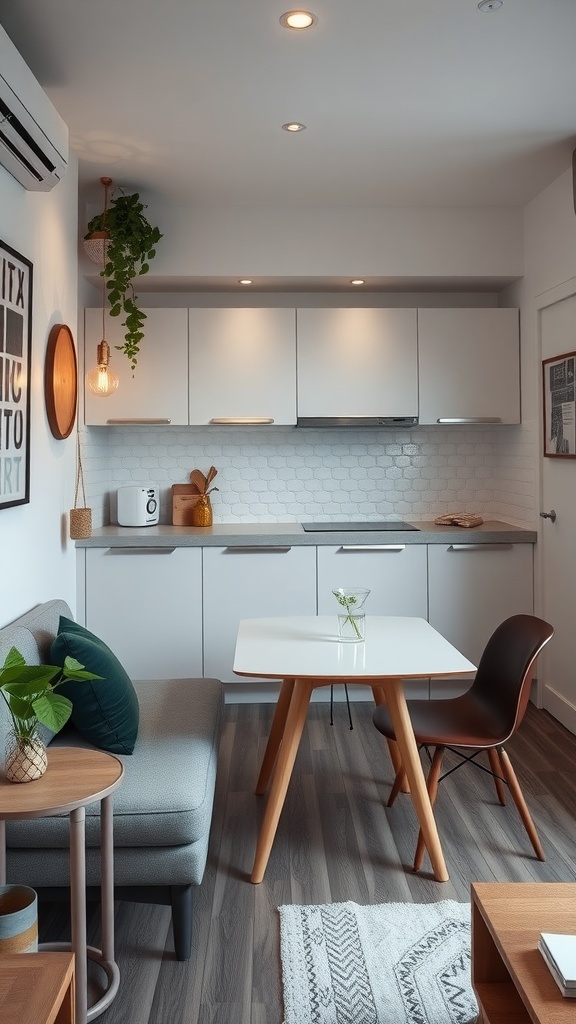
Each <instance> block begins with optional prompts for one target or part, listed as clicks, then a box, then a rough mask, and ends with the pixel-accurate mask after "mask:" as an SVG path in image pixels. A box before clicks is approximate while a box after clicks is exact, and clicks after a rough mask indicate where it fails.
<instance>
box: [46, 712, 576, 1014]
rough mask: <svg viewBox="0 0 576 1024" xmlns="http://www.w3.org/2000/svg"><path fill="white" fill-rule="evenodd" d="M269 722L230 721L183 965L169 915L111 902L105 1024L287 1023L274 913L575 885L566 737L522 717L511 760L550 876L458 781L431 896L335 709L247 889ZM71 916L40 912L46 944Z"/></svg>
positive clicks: (360, 736)
mask: <svg viewBox="0 0 576 1024" xmlns="http://www.w3.org/2000/svg"><path fill="white" fill-rule="evenodd" d="M271 713H272V708H271V706H269V705H228V706H227V708H226V721H225V728H224V733H223V737H222V745H221V752H220V762H219V778H218V784H217V794H216V803H215V809H214V819H213V826H212V838H211V845H210V854H209V860H208V865H207V869H206V874H205V877H204V883H203V885H202V887H201V889H200V890H199V891H198V893H197V895H196V903H195V922H194V952H193V956H192V959H191V960H190V961H189V962H188V963H178V962H176V961H175V960H174V957H173V953H172V935H171V927H170V915H169V911H168V910H167V908H164V907H155V906H148V905H142V904H141V905H138V904H134V903H119V904H118V905H117V917H116V929H117V954H118V961H119V965H120V970H121V975H122V980H121V985H120V991H119V994H118V996H117V998H116V1000H115V1002H114V1004H113V1005H112V1006H111V1007H110V1009H108V1010H107V1011H106V1012H105V1014H103V1015H102V1017H101V1018H100V1020H101V1021H102V1022H103V1024H196V1022H198V1024H281V1021H282V993H281V980H280V959H279V923H278V914H277V911H276V908H277V907H278V906H279V905H281V904H283V903H330V902H337V901H341V900H354V901H356V902H358V903H385V902H391V901H403V902H406V901H415V902H431V901H435V900H441V899H458V900H467V899H468V897H469V887H470V882H471V881H473V880H480V881H574V880H576V772H575V770H574V766H575V764H576V737H575V736H573V735H572V734H571V733H569V732H567V731H566V730H565V729H563V727H562V726H560V725H559V724H558V723H557V722H556V721H555V720H554V719H553V718H551V717H550V716H549V715H548V714H547V713H546V712H544V711H537V710H536V709H535V708H534V707H532V706H530V707H529V711H528V714H527V717H526V719H525V721H524V723H523V725H522V728H521V730H520V732H519V733H518V735H517V736H516V737H515V738H514V740H513V742H512V743H511V744H510V745H509V748H508V749H509V752H510V755H511V757H512V759H513V763H514V765H515V767H516V771H517V774H518V777H519V780H520V784H521V786H522V789H523V791H524V794H525V796H526V799H527V802H528V804H529V806H530V809H531V811H532V813H533V817H534V820H535V823H536V826H537V828H538V830H539V833H540V837H541V839H542V842H543V844H544V847H545V850H546V854H547V861H546V863H544V864H541V863H539V862H538V861H536V860H535V859H534V857H533V854H532V848H531V846H530V843H529V841H528V838H527V836H526V833H525V832H524V829H523V826H522V824H521V822H520V819H519V817H518V815H517V812H516V809H515V807H514V805H513V804H512V803H511V801H510V800H509V801H508V806H506V807H500V805H499V804H498V803H497V801H496V795H495V791H494V787H493V783H492V782H491V780H490V778H489V777H488V776H487V775H485V774H484V773H483V772H479V771H477V770H474V769H472V768H463V769H462V770H461V771H459V772H457V773H456V774H455V775H454V776H451V778H450V779H449V780H447V781H446V782H445V783H443V785H442V786H441V788H440V794H439V797H438V802H437V806H436V814H437V820H438V825H439V830H440V835H441V840H442V844H443V848H444V853H445V857H446V861H447V865H448V870H449V872H450V881H449V882H448V883H444V884H440V883H437V882H434V881H433V879H432V878H431V876H430V873H429V863H428V861H427V860H426V861H425V864H424V870H423V871H422V872H421V873H419V874H418V875H414V874H413V873H412V872H411V870H410V864H411V861H412V856H413V852H414V846H415V842H416V835H417V827H416V823H415V817H414V813H413V810H412V806H411V803H410V799H409V798H408V797H405V796H403V797H400V798H399V799H398V800H397V802H396V804H395V806H394V807H393V808H392V809H391V810H388V809H387V808H386V806H385V805H386V801H387V799H388V794H389V789H390V784H391V781H392V771H391V767H390V762H389V760H388V756H387V753H386V749H385V746H384V742H383V739H382V737H381V736H380V734H379V733H377V732H376V730H375V729H374V727H373V725H372V722H371V715H372V707H371V706H370V705H368V704H354V705H353V720H354V729H353V731H350V729H349V726H348V720H347V714H346V708H345V705H344V706H343V705H336V708H335V722H334V726H333V727H331V726H330V724H329V710H328V707H327V706H326V705H321V704H315V705H312V706H311V709H310V716H309V721H308V724H307V727H306V730H305V733H304V737H303V740H302V744H301V748H300V751H299V754H298V759H297V764H296V768H295V772H294V775H293V778H292V781H291V785H290V789H289V794H288V798H287V802H286V805H285V807H284V811H283V814H282V818H281V821H280V826H279V830H278V833H277V838H276V842H275V845H274V848H273V851H272V856H271V858H270V861H269V864H268V869H267V872H266V876H265V878H264V881H263V882H262V883H261V884H260V885H257V886H254V885H251V883H250V882H249V881H248V875H249V872H250V869H251V865H252V859H253V854H254V841H255V836H256V834H257V829H258V823H259V819H260V816H261V813H262V806H263V803H262V800H263V798H257V797H255V796H254V793H253V788H254V782H255V779H256V776H257V769H258V766H259V761H260V758H261V756H262V752H263V745H264V743H265V740H266V736H267V733H268V728H269V724H270V718H271ZM65 916H66V915H65V913H64V911H63V910H62V908H59V907H56V906H47V907H46V908H43V920H42V919H41V930H42V932H43V935H42V937H43V938H52V939H54V938H60V937H62V935H61V930H63V929H64V928H65ZM90 925H91V927H95V920H94V917H91V918H90ZM93 941H94V944H96V945H97V935H95V936H94V939H93Z"/></svg>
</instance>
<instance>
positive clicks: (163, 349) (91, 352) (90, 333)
mask: <svg viewBox="0 0 576 1024" xmlns="http://www.w3.org/2000/svg"><path fill="white" fill-rule="evenodd" d="M144 312H145V313H146V316H147V319H146V321H145V323H144V332H145V336H144V338H143V340H142V342H141V346H140V353H139V355H138V363H137V365H136V369H135V370H134V371H132V369H131V367H130V360H129V359H128V358H127V357H126V356H125V355H124V353H122V352H117V351H116V350H115V348H114V346H115V345H121V344H123V341H124V328H123V327H122V323H121V321H122V317H111V316H110V315H109V314H108V313H107V314H106V340H107V341H108V344H109V345H110V365H111V367H112V368H113V369H114V370H115V371H116V373H117V374H118V377H119V378H120V384H119V386H118V390H117V391H115V392H114V394H112V395H109V396H108V398H97V397H96V396H95V395H93V394H91V392H90V391H88V388H85V406H84V421H85V423H86V424H88V425H89V426H100V425H103V424H114V423H134V422H135V423H152V424H154V423H166V424H175V425H181V424H187V423H188V312H187V310H185V309H145V310H144ZM84 339H85V342H84V358H85V367H86V369H87V370H89V369H91V367H93V366H94V365H95V364H96V348H97V345H98V343H99V342H100V341H101V340H102V310H101V309H87V310H85V335H84Z"/></svg>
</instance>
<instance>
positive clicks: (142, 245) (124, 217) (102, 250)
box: [84, 178, 162, 369]
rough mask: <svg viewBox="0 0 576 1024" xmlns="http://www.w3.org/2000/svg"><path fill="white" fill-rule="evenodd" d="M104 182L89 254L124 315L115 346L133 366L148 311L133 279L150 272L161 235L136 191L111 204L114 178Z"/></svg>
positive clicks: (115, 308)
mask: <svg viewBox="0 0 576 1024" xmlns="http://www.w3.org/2000/svg"><path fill="white" fill-rule="evenodd" d="M100 181H101V182H102V185H103V186H104V209H103V211H102V213H99V214H97V215H96V216H95V217H92V219H91V220H90V222H89V224H88V231H87V233H86V235H85V236H84V246H85V250H86V253H87V255H88V256H89V258H90V259H91V260H92V261H93V262H94V263H96V264H98V266H99V267H100V268H101V269H100V275H101V277H102V279H103V281H104V284H105V289H106V291H107V293H108V301H109V303H110V316H122V315H123V316H124V319H123V321H122V326H123V327H124V328H125V334H124V344H123V345H117V346H116V347H117V348H118V349H119V350H120V351H121V352H124V354H125V355H126V356H127V357H128V359H129V360H130V363H131V366H132V369H134V368H135V366H136V363H137V361H138V352H139V349H140V342H141V340H142V339H143V337H144V330H143V326H144V321H145V320H146V314H145V313H144V312H143V310H141V309H140V308H139V306H138V301H137V296H136V295H135V294H134V284H133V282H134V279H135V278H136V277H140V276H142V275H143V274H147V273H148V270H149V269H150V261H151V260H153V259H154V257H155V255H156V243H157V242H159V240H160V239H161V238H162V235H161V233H160V231H159V229H158V228H156V227H152V225H151V224H149V223H148V221H147V219H146V217H145V216H144V211H145V209H146V205H145V203H142V202H141V201H140V196H139V195H138V193H137V192H135V193H134V194H133V195H125V194H124V193H122V194H121V195H118V196H116V197H115V198H114V199H112V200H111V202H110V204H108V191H109V188H110V185H111V184H112V179H111V178H100Z"/></svg>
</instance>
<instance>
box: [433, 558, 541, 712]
mask: <svg viewBox="0 0 576 1024" xmlns="http://www.w3.org/2000/svg"><path fill="white" fill-rule="evenodd" d="M428 600H429V621H430V624H431V625H432V626H434V628H435V629H437V630H438V632H439V633H442V635H443V636H445V637H446V639H447V640H449V641H450V643H451V644H453V645H454V647H456V648H457V649H458V650H459V651H461V653H462V654H463V655H464V656H465V657H466V658H469V660H470V661H471V662H472V663H473V664H474V665H478V662H479V660H480V656H481V654H482V651H483V650H484V647H485V646H486V643H487V641H488V640H489V638H490V636H491V635H492V633H493V632H494V630H495V629H496V627H497V626H499V625H500V623H501V622H503V621H504V619H507V618H508V617H509V616H510V615H518V614H521V613H522V614H527V615H532V614H533V610H534V578H533V548H532V544H466V543H464V542H463V543H462V544H448V545H445V544H429V545H428ZM469 685H470V680H469V681H468V683H467V684H466V685H465V686H462V685H458V686H457V687H456V686H455V684H452V685H450V683H447V684H440V683H436V684H435V683H434V681H432V683H431V693H432V695H434V696H444V693H445V692H446V693H448V694H453V693H454V692H455V689H456V688H457V689H458V690H459V691H460V692H461V691H462V690H464V689H466V688H467V687H468V686H469Z"/></svg>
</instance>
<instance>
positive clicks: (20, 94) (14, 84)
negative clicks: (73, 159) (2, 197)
mask: <svg viewBox="0 0 576 1024" xmlns="http://www.w3.org/2000/svg"><path fill="white" fill-rule="evenodd" d="M67 163H68V129H67V128H66V125H65V124H64V122H63V121H62V118H61V117H60V115H59V114H58V113H57V112H56V110H55V109H54V107H53V106H52V103H51V102H50V100H49V99H48V97H47V96H46V94H45V93H44V92H43V90H42V88H41V87H40V85H39V84H38V82H37V81H36V79H35V78H34V76H33V74H32V72H31V71H30V69H29V68H28V67H27V66H26V64H25V63H24V61H23V59H22V57H21V56H20V54H19V53H18V51H17V50H16V48H15V47H14V45H13V43H12V42H11V41H10V39H9V38H8V36H7V35H6V33H5V31H4V29H2V28H1V27H0V164H1V165H2V166H3V167H5V168H6V170H7V171H9V172H10V174H11V175H12V176H13V177H14V178H16V180H17V181H19V182H20V184H21V185H23V186H24V188H26V189H29V190H31V191H34V192H49V191H50V189H52V188H54V185H57V184H58V182H59V181H61V179H62V178H63V177H64V175H65V173H66V167H67Z"/></svg>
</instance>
